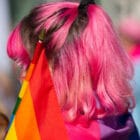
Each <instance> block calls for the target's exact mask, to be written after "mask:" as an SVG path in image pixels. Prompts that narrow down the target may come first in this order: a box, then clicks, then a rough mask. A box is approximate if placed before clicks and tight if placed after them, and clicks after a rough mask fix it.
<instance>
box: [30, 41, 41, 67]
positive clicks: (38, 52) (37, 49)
mask: <svg viewBox="0 0 140 140" xmlns="http://www.w3.org/2000/svg"><path fill="white" fill-rule="evenodd" d="M42 49H43V42H42V41H40V40H39V41H38V42H37V45H36V49H35V52H34V56H33V60H32V63H33V64H36V63H37V61H38V58H39V56H40V53H41V51H42Z"/></svg>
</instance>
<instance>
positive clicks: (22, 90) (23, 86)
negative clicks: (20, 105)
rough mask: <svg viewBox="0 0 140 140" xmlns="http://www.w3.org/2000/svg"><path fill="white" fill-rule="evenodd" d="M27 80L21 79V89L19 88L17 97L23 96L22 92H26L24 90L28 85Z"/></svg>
mask: <svg viewBox="0 0 140 140" xmlns="http://www.w3.org/2000/svg"><path fill="white" fill-rule="evenodd" d="M28 83H29V82H28V81H26V80H24V81H23V84H22V87H21V90H20V93H19V97H20V98H22V97H23V96H24V94H25V93H26V90H27V87H28Z"/></svg>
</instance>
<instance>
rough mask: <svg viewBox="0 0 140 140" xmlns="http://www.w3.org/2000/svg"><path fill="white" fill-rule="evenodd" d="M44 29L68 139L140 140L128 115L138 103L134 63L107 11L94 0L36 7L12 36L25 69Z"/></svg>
mask: <svg viewBox="0 0 140 140" xmlns="http://www.w3.org/2000/svg"><path fill="white" fill-rule="evenodd" d="M42 30H44V31H45V37H44V45H43V46H44V48H45V55H46V58H47V60H48V62H49V69H50V72H51V77H52V80H53V83H54V87H55V90H56V95H57V99H58V102H59V106H60V108H61V112H62V116H63V119H64V122H65V126H66V130H67V134H68V136H69V138H70V140H95V139H96V140H97V137H96V133H98V134H99V135H100V136H99V137H98V140H99V139H100V140H112V139H113V140H133V139H135V140H138V139H139V136H138V133H137V129H136V127H135V124H134V122H133V119H132V117H131V113H130V111H131V110H132V109H133V108H134V107H135V99H134V96H133V94H132V88H131V85H130V81H131V79H132V78H133V67H132V64H131V62H130V60H129V57H128V56H127V54H126V52H125V51H124V50H123V48H122V47H121V44H120V42H119V40H118V37H117V35H116V33H115V30H114V28H113V25H112V22H111V19H110V18H109V16H108V15H107V14H106V12H105V11H104V10H103V9H102V8H101V7H100V6H98V5H97V4H96V3H95V1H94V0H82V1H81V2H80V4H79V3H78V2H56V3H44V4H42V5H39V6H37V7H35V8H34V9H33V10H32V11H31V12H30V13H29V15H28V16H26V17H25V18H23V20H22V21H21V22H20V23H19V24H18V25H17V26H16V27H15V29H14V30H13V31H12V33H11V35H10V37H9V40H8V47H7V51H8V55H9V56H10V57H11V58H12V59H13V60H14V61H15V62H17V64H18V65H20V66H22V72H23V73H26V70H27V68H28V66H29V64H30V62H31V59H32V57H33V54H34V50H35V46H36V43H37V42H38V35H39V33H40V31H42ZM21 75H23V74H21ZM36 78H37V75H36ZM44 82H45V81H44ZM95 121H96V122H97V123H98V124H99V125H98V126H99V129H97V128H96V125H95V124H96V123H95ZM58 131H59V130H58ZM60 131H61V130H60ZM97 131H98V132H97Z"/></svg>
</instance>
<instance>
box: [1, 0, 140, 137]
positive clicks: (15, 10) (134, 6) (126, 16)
mask: <svg viewBox="0 0 140 140" xmlns="http://www.w3.org/2000/svg"><path fill="white" fill-rule="evenodd" d="M46 1H48V2H50V1H54V2H56V1H61V0H0V131H1V130H4V129H5V125H7V123H8V120H9V117H10V114H11V112H12V110H13V107H14V105H15V101H16V97H17V95H18V91H19V88H20V84H19V81H18V80H17V79H16V73H17V72H16V70H15V69H16V68H15V66H14V64H13V62H11V60H10V59H9V58H8V57H7V54H6V41H7V39H8V35H9V33H10V31H11V30H12V28H13V27H14V26H15V25H16V24H17V23H18V22H19V21H20V20H21V19H22V18H23V17H24V16H25V15H27V14H28V13H29V11H30V10H31V9H32V8H33V7H34V6H36V5H38V4H40V3H43V2H46ZM67 1H70V0H67ZM71 1H78V0H71ZM96 1H97V3H99V4H101V5H102V6H103V7H104V9H105V10H106V11H107V13H108V14H109V15H110V16H111V18H112V20H113V23H114V26H115V28H116V30H117V32H118V34H119V36H120V39H121V41H122V45H123V47H124V48H125V49H126V51H127V53H128V54H129V55H130V58H131V59H132V61H133V64H134V68H135V76H134V79H133V81H132V85H133V88H134V94H135V97H136V103H137V104H136V108H135V110H134V111H133V116H134V119H135V122H136V125H137V127H138V128H139V129H140V121H139V116H140V8H139V6H140V0H96ZM3 135H4V133H2V132H0V139H1V137H2V136H3Z"/></svg>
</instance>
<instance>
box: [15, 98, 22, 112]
mask: <svg viewBox="0 0 140 140" xmlns="http://www.w3.org/2000/svg"><path fill="white" fill-rule="evenodd" d="M21 100H22V99H21V98H20V97H18V98H17V101H16V105H15V108H14V110H13V114H14V115H15V114H16V112H17V110H18V107H19V105H20V102H21Z"/></svg>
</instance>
